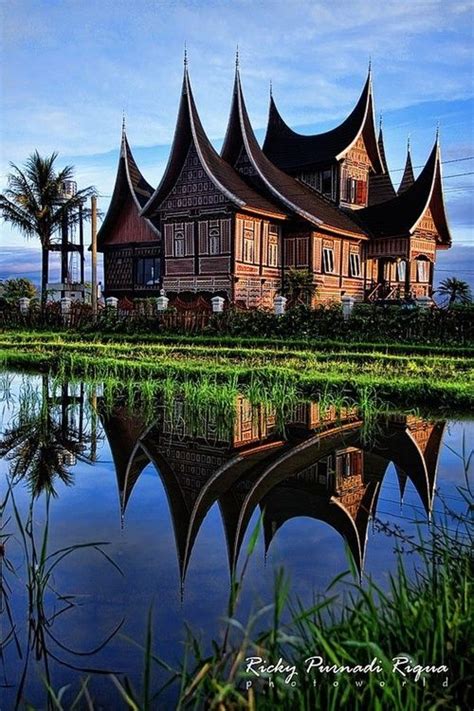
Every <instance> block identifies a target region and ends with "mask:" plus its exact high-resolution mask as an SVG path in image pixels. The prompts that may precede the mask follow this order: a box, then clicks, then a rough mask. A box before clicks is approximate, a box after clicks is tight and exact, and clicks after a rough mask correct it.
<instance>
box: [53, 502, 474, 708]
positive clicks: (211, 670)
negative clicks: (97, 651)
mask: <svg viewBox="0 0 474 711" xmlns="http://www.w3.org/2000/svg"><path fill="white" fill-rule="evenodd" d="M470 499H471V500H472V496H471V497H470ZM260 527H261V520H260V521H259V522H258V524H257V527H256V528H255V529H254V532H253V533H252V535H251V536H250V539H249V544H248V547H247V557H246V560H245V562H244V565H243V569H242V571H241V573H240V575H239V576H238V577H235V578H234V579H233V582H232V586H231V593H230V595H229V604H228V615H227V617H226V618H224V620H223V622H222V625H223V626H222V630H221V633H220V635H219V637H218V638H217V639H215V640H214V641H213V642H212V644H211V646H210V649H211V650H212V651H210V652H209V651H208V650H205V649H203V647H202V645H201V642H200V640H199V638H198V637H197V636H195V635H194V634H193V633H192V631H190V630H188V637H187V640H186V642H185V644H184V651H183V658H182V662H181V664H180V665H179V666H178V667H175V668H173V667H171V666H170V665H168V664H167V663H166V662H165V661H163V659H161V658H160V657H159V656H158V654H157V653H156V652H155V651H154V649H155V646H154V643H153V630H154V623H153V616H152V611H151V610H150V613H149V616H148V624H147V632H146V638H145V643H144V645H143V646H141V645H139V644H137V643H136V642H135V641H133V640H129V642H130V643H132V644H133V645H134V646H136V647H139V648H140V649H141V654H142V655H143V675H142V682H141V688H138V689H137V688H134V687H133V686H132V684H131V683H130V680H129V679H128V678H127V677H126V676H124V675H120V676H119V675H117V674H112V675H110V679H109V681H110V684H111V687H112V688H113V687H115V688H116V689H117V690H118V692H119V694H120V696H121V698H122V700H123V701H124V707H125V708H128V709H133V710H134V711H151V710H152V709H155V708H160V707H161V706H162V697H161V694H162V692H163V690H164V689H166V688H167V687H168V686H169V685H170V684H171V685H174V688H175V690H176V705H175V706H174V708H176V709H217V710H219V711H227V710H232V711H257V710H259V711H274V710H275V709H278V711H295V710H296V711H308V709H314V711H326V710H327V709H329V710H331V711H338V710H339V709H342V708H350V709H354V711H365V709H369V710H370V711H385V709H390V711H415V710H416V711H433V710H434V709H449V710H450V711H463V709H465V708H469V703H468V702H469V695H470V691H471V689H472V682H473V680H474V677H473V672H472V666H471V664H470V657H471V654H470V653H471V646H472V645H471V634H470V633H471V627H472V614H473V594H472V593H473V565H472V537H470V536H469V529H468V528H467V524H466V519H464V520H463V522H462V524H461V525H459V526H458V528H457V531H456V532H455V533H452V531H451V530H450V529H449V526H448V523H447V519H444V520H443V521H442V522H441V523H437V524H435V525H434V527H433V528H432V530H431V532H430V536H429V538H428V539H423V538H422V537H421V534H420V537H419V539H418V540H417V541H416V540H413V538H412V537H408V538H405V537H404V535H403V533H401V532H400V530H397V531H395V532H394V534H395V535H397V536H398V538H401V539H402V542H403V544H404V546H405V553H406V548H407V547H408V549H409V550H411V552H412V553H415V552H416V553H417V554H418V555H419V563H418V567H417V569H416V573H415V575H414V577H410V576H409V574H408V572H407V569H406V567H405V563H404V560H405V558H403V557H402V553H401V552H399V555H398V566H397V568H396V572H395V573H394V574H393V575H390V577H389V582H388V586H387V588H386V589H381V588H380V587H379V586H378V585H377V584H375V583H374V582H373V581H372V580H371V579H370V578H367V579H366V580H364V581H363V582H361V581H359V579H358V576H357V575H356V572H355V568H354V566H353V563H352V561H351V560H350V559H349V564H350V565H349V569H348V570H347V571H345V572H343V573H341V574H340V575H338V576H337V577H336V578H335V579H334V580H333V581H332V582H331V583H330V585H329V586H328V587H327V589H326V591H325V592H324V593H322V594H320V595H319V596H318V597H315V598H314V601H313V604H312V605H311V606H310V607H305V606H303V605H302V603H301V602H300V601H299V600H298V599H295V597H294V596H293V595H292V593H291V585H290V581H289V580H288V578H287V576H286V575H285V573H284V571H283V570H282V569H278V570H276V571H275V577H274V593H273V601H272V603H271V604H269V605H267V606H266V607H265V608H261V609H258V610H257V611H256V612H255V613H253V614H251V615H250V616H249V618H248V619H247V620H246V621H245V622H244V623H242V621H241V620H240V619H239V615H238V603H239V595H240V592H241V590H242V586H243V584H244V578H245V573H246V569H247V564H248V561H249V559H250V557H251V555H252V554H253V551H254V548H255V545H256V542H257V539H258V537H259V530H260ZM250 657H253V658H255V659H261V660H262V662H264V661H267V662H269V663H272V662H273V663H275V662H277V661H278V660H279V659H281V660H283V663H284V665H285V666H288V667H289V669H288V671H286V672H285V673H274V674H267V673H262V674H261V675H260V676H259V677H256V676H255V675H254V674H252V673H251V672H250V671H249V670H248V661H247V660H248V658H250ZM310 657H321V658H322V659H323V664H324V665H327V666H328V667H335V668H343V669H344V671H342V672H341V673H339V674H335V673H334V672H331V671H327V672H325V673H321V672H319V671H317V670H316V671H311V672H310V673H305V669H306V668H307V665H306V660H307V659H308V658H310ZM397 657H406V658H407V662H398V663H397V662H394V660H396V659H397ZM374 659H375V660H376V661H375V665H376V667H378V670H377V671H376V672H372V673H368V672H359V673H354V674H352V673H349V672H348V671H347V669H346V668H347V667H348V668H354V667H355V666H359V667H360V666H362V667H364V666H366V665H370V663H371V662H372V660H374ZM407 664H408V665H409V666H410V667H411V668H412V669H413V672H409V671H408V669H407ZM394 665H397V666H398V668H401V670H402V671H403V672H404V674H405V676H402V674H401V673H400V672H398V671H394ZM293 667H294V669H295V670H296V672H297V674H293V673H292V671H291V669H292V668H293ZM426 667H436V669H438V670H439V671H438V672H434V671H433V670H431V671H429V670H428V671H427V670H426ZM158 668H159V669H160V670H161V673H163V671H164V672H165V674H166V676H167V681H166V682H165V683H164V684H163V685H162V686H161V687H160V688H158V690H156V689H155V688H154V683H153V681H154V671H157V670H158ZM254 668H255V667H254ZM445 669H447V671H446V670H445ZM289 674H291V675H292V676H291V681H289V682H286V681H285V680H286V679H288V676H289ZM269 680H271V681H272V682H273V686H271V685H269V684H268V682H269ZM446 680H447V683H446ZM314 681H316V685H314V684H313V682H314ZM335 681H337V684H334V682H335ZM291 682H293V683H291ZM356 682H357V683H356ZM443 682H444V685H443ZM94 683H95V682H94V680H93V679H91V677H86V678H85V679H82V680H81V687H80V691H79V693H78V695H77V697H76V699H74V700H72V701H68V703H70V704H73V705H72V706H71V705H67V706H66V705H63V704H62V702H61V698H60V697H59V698H58V696H59V695H56V694H55V693H54V691H53V690H52V689H51V687H50V686H47V687H46V691H45V693H46V694H47V696H48V699H49V701H50V702H53V705H54V708H56V709H58V710H59V711H61V710H62V709H66V708H72V707H73V706H74V707H75V706H76V705H77V703H78V700H79V699H83V697H84V696H86V697H87V699H88V701H89V704H88V706H87V708H89V709H91V710H92V711H93V710H94V708H95V707H94V703H93V689H94Z"/></svg>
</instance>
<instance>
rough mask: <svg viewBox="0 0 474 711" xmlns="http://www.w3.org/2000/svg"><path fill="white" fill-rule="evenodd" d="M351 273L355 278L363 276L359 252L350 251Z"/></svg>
mask: <svg viewBox="0 0 474 711" xmlns="http://www.w3.org/2000/svg"><path fill="white" fill-rule="evenodd" d="M349 274H350V276H351V277H353V278H354V279H359V278H360V277H361V276H362V270H361V263H360V254H359V252H349Z"/></svg>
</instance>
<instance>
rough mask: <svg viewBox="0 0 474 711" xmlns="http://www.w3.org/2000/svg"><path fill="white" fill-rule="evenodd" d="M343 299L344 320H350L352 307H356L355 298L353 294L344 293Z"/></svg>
mask: <svg viewBox="0 0 474 711" xmlns="http://www.w3.org/2000/svg"><path fill="white" fill-rule="evenodd" d="M341 301H342V317H343V319H344V321H348V320H349V318H350V316H351V314H352V309H353V308H354V304H355V299H354V298H353V297H352V296H349V295H347V294H344V296H343V297H342V298H341Z"/></svg>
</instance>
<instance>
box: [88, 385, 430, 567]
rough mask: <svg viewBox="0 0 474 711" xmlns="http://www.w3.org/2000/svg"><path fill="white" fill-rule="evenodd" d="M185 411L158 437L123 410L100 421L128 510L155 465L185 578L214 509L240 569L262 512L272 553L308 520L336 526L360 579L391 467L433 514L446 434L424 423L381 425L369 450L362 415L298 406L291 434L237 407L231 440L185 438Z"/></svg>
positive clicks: (205, 429)
mask: <svg viewBox="0 0 474 711" xmlns="http://www.w3.org/2000/svg"><path fill="white" fill-rule="evenodd" d="M183 412H185V409H184V411H183V403H182V402H180V401H176V402H175V404H174V412H172V413H170V412H169V411H166V412H165V409H162V410H161V411H160V412H159V414H158V416H157V419H156V421H155V422H154V423H153V425H152V426H151V427H146V424H145V422H144V421H143V420H140V416H139V415H138V412H130V411H129V412H127V409H126V408H125V407H124V406H123V405H120V404H119V405H117V406H116V407H115V408H113V410H112V411H111V412H109V413H108V414H105V412H104V413H103V414H102V415H101V417H102V422H103V425H104V429H105V432H106V434H107V437H108V439H109V443H110V447H111V449H112V454H113V458H114V462H115V464H116V468H117V477H118V481H119V486H120V489H121V504H122V507H123V510H124V509H125V506H126V504H127V501H128V500H129V497H130V494H131V492H132V489H133V487H134V485H135V483H136V481H137V478H138V476H139V474H140V472H141V471H142V470H143V468H144V466H145V465H146V464H147V463H148V462H152V463H153V464H154V466H155V468H156V470H157V473H158V474H159V476H160V478H161V480H162V482H163V486H164V488H165V491H166V495H167V498H168V503H169V507H170V512H171V518H172V521H173V527H174V532H175V539H176V545H177V552H178V559H179V565H180V570H181V574H182V576H183V578H184V575H185V573H186V570H187V567H188V565H189V562H190V557H191V554H192V549H193V546H194V542H195V539H196V537H197V535H198V532H199V529H200V527H201V524H202V522H203V521H204V519H205V517H206V515H207V513H208V511H209V509H210V508H211V507H212V506H213V505H214V504H215V503H217V504H218V505H219V508H220V511H221V515H222V520H223V525H224V531H225V536H226V543H227V549H228V554H229V563H230V566H231V569H233V568H234V567H235V565H236V563H237V560H238V557H239V551H240V548H241V545H242V541H243V539H244V536H245V533H246V531H247V529H248V526H249V523H250V520H251V517H252V515H253V513H254V511H255V509H256V508H257V507H259V508H260V509H262V511H263V512H264V513H263V528H264V536H265V546H266V548H267V549H268V547H269V546H270V543H271V541H272V539H273V537H274V536H275V534H276V533H277V531H278V530H279V528H281V527H282V526H283V525H284V524H285V522H286V521H288V520H290V519H292V518H296V517H301V516H305V517H310V518H313V519H317V520H320V521H324V522H326V523H328V524H329V525H330V526H331V527H332V528H333V529H334V530H336V531H338V532H339V533H340V535H341V536H342V537H343V539H344V540H345V541H346V543H347V545H348V546H349V548H350V550H351V552H352V555H353V557H354V561H355V563H356V565H357V566H358V568H359V570H362V567H363V564H364V557H365V547H366V542H367V526H368V522H369V518H370V516H371V515H374V513H375V510H376V505H377V498H378V494H379V490H380V486H381V482H382V480H383V477H384V475H385V472H386V470H387V467H388V465H389V463H390V462H393V463H394V464H395V467H396V469H397V472H398V473H399V474H400V475H401V476H403V477H405V478H408V479H410V480H411V481H412V483H413V485H414V487H415V489H416V491H417V492H418V495H419V496H420V498H421V501H422V502H423V505H424V507H425V509H426V511H427V513H429V512H430V510H431V506H432V500H433V491H434V483H435V474H436V465H437V457H438V452H439V447H440V443H441V436H442V432H443V425H442V424H433V423H429V422H425V421H423V420H421V418H416V417H404V418H390V419H388V420H387V421H383V422H380V423H379V427H378V429H377V436H376V439H375V440H374V443H373V444H372V445H371V446H370V447H369V446H367V445H366V444H365V440H364V437H363V436H362V422H361V420H360V418H359V417H358V416H357V414H356V413H355V412H354V410H347V411H345V412H343V413H339V416H336V413H335V412H333V413H332V414H328V413H324V414H323V416H321V414H320V412H319V406H318V405H317V404H315V403H307V404H302V405H298V406H297V407H296V408H295V410H294V412H293V413H292V416H291V417H290V418H289V422H288V423H287V426H286V432H287V438H286V439H283V438H281V437H280V436H279V435H278V433H277V431H276V429H275V415H274V412H272V411H268V410H266V409H265V408H264V407H263V406H256V407H255V406H254V407H252V406H251V405H250V403H249V402H248V401H247V400H245V398H242V397H239V398H238V399H237V403H236V412H235V422H234V428H233V430H232V432H229V434H228V435H227V436H223V435H222V434H218V433H217V429H216V422H215V421H213V419H212V418H208V419H207V420H206V419H203V420H201V426H200V428H198V429H197V430H196V428H193V430H192V433H191V429H187V425H186V421H183V418H182V415H183Z"/></svg>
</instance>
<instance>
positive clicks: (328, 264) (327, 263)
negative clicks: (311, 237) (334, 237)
mask: <svg viewBox="0 0 474 711" xmlns="http://www.w3.org/2000/svg"><path fill="white" fill-rule="evenodd" d="M323 267H324V271H325V273H326V274H334V250H333V249H332V247H324V248H323Z"/></svg>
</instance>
